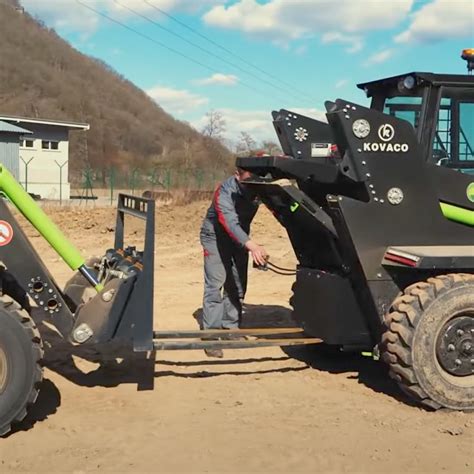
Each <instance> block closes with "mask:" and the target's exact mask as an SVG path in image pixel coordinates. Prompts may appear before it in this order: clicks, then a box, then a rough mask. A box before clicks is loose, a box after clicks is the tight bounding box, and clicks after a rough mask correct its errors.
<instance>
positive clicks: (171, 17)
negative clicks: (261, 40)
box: [143, 0, 316, 100]
mask: <svg viewBox="0 0 474 474" xmlns="http://www.w3.org/2000/svg"><path fill="white" fill-rule="evenodd" d="M143 2H144V3H146V4H147V5H150V7H152V8H154V9H155V10H156V11H158V12H160V13H161V14H162V15H164V16H166V17H167V18H169V19H170V20H172V21H174V22H175V23H178V25H181V26H182V27H183V28H186V29H187V30H189V31H191V32H192V33H194V34H195V35H197V36H199V37H200V38H202V39H204V40H206V41H207V42H208V43H211V44H212V45H214V46H217V47H218V48H220V49H222V50H223V51H225V52H226V53H228V54H230V55H231V56H234V58H237V59H239V60H240V61H242V62H243V63H245V64H247V66H250V67H253V68H254V69H256V70H257V71H259V72H261V73H262V74H265V75H266V76H268V77H270V78H271V79H273V80H274V81H278V82H279V83H281V84H283V85H284V86H286V87H291V88H292V89H293V90H294V91H295V92H298V94H302V95H303V96H304V97H306V98H307V99H310V100H316V99H315V98H314V97H311V96H310V95H308V94H307V93H306V92H303V91H300V90H298V89H296V88H295V86H294V85H293V84H289V83H288V82H285V81H283V80H281V79H280V78H279V77H277V76H274V75H273V74H270V73H269V72H267V71H265V69H262V68H260V67H258V66H256V65H255V64H252V63H251V62H250V61H247V60H246V59H245V58H243V57H242V56H239V55H238V54H237V53H234V52H233V51H231V50H230V49H228V48H226V47H225V46H222V45H221V44H219V43H217V42H216V41H214V40H213V39H211V38H209V37H208V36H206V35H203V34H202V33H201V32H200V31H198V30H196V29H194V28H192V27H191V26H189V25H187V24H186V23H184V22H183V21H181V20H178V19H177V18H176V17H175V16H173V15H171V14H170V13H168V12H166V11H165V10H163V9H162V8H160V7H157V6H156V5H154V4H153V3H151V2H149V1H148V0H143Z"/></svg>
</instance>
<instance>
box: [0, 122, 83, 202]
mask: <svg viewBox="0 0 474 474" xmlns="http://www.w3.org/2000/svg"><path fill="white" fill-rule="evenodd" d="M0 121H3V122H7V123H10V124H12V125H16V126H18V127H21V128H22V129H26V130H29V131H30V132H31V134H25V135H22V136H20V154H19V157H18V167H17V169H18V170H19V176H18V178H19V181H20V183H21V184H22V185H23V187H25V189H27V191H28V192H29V193H34V194H39V195H40V196H41V197H42V198H44V199H59V198H60V197H62V199H69V195H70V185H69V174H68V172H69V165H68V162H69V131H70V130H82V131H85V130H89V128H90V127H89V124H87V123H77V122H64V121H60V120H45V119H37V118H26V117H15V116H11V115H0ZM5 164H6V165H7V163H5ZM7 166H8V165H7ZM61 182H62V183H61ZM60 184H61V186H60Z"/></svg>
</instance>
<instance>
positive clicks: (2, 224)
mask: <svg viewBox="0 0 474 474" xmlns="http://www.w3.org/2000/svg"><path fill="white" fill-rule="evenodd" d="M12 239H13V229H12V226H11V225H10V224H9V223H8V222H7V221H0V247H3V246H4V245H8V244H9V243H10V242H11V241H12Z"/></svg>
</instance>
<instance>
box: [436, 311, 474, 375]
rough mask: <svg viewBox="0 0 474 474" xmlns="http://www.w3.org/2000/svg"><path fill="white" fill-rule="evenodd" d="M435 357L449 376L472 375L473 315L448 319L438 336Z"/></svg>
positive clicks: (473, 364) (473, 356)
mask: <svg viewBox="0 0 474 474" xmlns="http://www.w3.org/2000/svg"><path fill="white" fill-rule="evenodd" d="M436 357H437V359H438V363H439V365H440V366H441V367H442V368H443V370H445V371H446V372H447V373H449V374H450V375H454V376H456V377H466V376H469V375H473V374H474V314H469V315H467V314H463V315H460V316H457V317H455V318H452V319H450V320H449V321H448V322H447V323H446V324H445V325H444V326H443V327H442V328H441V331H440V332H439V334H438V339H437V342H436Z"/></svg>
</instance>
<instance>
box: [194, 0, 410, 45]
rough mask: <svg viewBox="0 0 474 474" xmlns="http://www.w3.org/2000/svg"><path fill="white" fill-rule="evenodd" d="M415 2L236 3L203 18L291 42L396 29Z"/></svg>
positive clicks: (245, 0) (294, 0) (216, 8)
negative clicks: (341, 34) (309, 38)
mask: <svg viewBox="0 0 474 474" xmlns="http://www.w3.org/2000/svg"><path fill="white" fill-rule="evenodd" d="M413 1H414V0H391V1H381V0H338V1H332V2H329V1H328V0H312V1H308V0H270V1H269V2H267V3H259V2H258V1H257V0H239V1H238V2H237V3H234V4H232V5H228V6H227V5H217V6H214V7H213V8H212V9H211V10H210V11H208V12H207V13H206V14H205V15H204V17H203V18H204V21H205V22H206V23H207V24H208V25H211V26H214V27H219V28H226V29H234V30H240V31H242V32H244V33H247V34H250V35H252V36H255V37H259V38H262V39H266V40H272V41H279V42H280V43H284V42H285V41H291V40H295V39H299V38H305V37H313V36H314V35H315V32H318V33H319V34H324V33H331V32H336V31H337V32H340V33H349V34H352V35H354V34H357V33H359V34H363V33H365V32H367V31H370V30H384V29H388V28H393V27H395V26H397V25H398V24H399V23H400V22H401V21H402V20H403V19H404V18H405V17H406V16H407V15H408V13H409V11H410V10H411V7H412V5H413Z"/></svg>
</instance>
